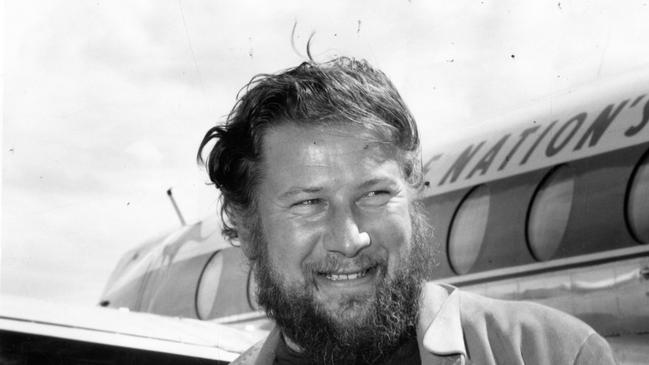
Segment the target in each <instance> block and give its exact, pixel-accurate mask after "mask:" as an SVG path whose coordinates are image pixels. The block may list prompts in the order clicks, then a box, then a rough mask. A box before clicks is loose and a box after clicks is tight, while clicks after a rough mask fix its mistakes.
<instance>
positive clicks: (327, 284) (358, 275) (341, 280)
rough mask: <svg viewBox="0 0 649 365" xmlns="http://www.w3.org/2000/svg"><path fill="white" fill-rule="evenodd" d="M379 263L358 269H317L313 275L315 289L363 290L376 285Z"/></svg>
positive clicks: (326, 290)
mask: <svg viewBox="0 0 649 365" xmlns="http://www.w3.org/2000/svg"><path fill="white" fill-rule="evenodd" d="M379 267H380V265H379V264H374V265H372V266H369V267H364V268H358V269H351V270H350V269H346V270H337V271H319V272H316V273H315V275H314V279H315V283H316V287H317V290H319V291H324V292H329V294H332V293H331V291H333V292H339V291H347V290H354V291H358V292H364V291H366V290H371V289H372V288H374V287H375V286H376V281H377V278H378V275H377V274H378V273H379V272H380V269H379Z"/></svg>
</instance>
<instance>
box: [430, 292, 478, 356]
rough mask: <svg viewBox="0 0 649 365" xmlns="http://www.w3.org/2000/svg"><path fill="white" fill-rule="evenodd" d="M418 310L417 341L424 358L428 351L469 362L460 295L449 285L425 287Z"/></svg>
mask: <svg viewBox="0 0 649 365" xmlns="http://www.w3.org/2000/svg"><path fill="white" fill-rule="evenodd" d="M419 308H420V311H419V320H418V325H417V338H418V340H419V341H420V343H419V349H420V351H421V353H422V356H423V355H424V350H425V351H426V352H428V353H433V354H435V355H439V356H448V355H463V357H464V358H465V359H468V357H467V351H466V345H465V343H464V333H463V331H462V322H461V317H460V294H459V291H458V290H457V289H456V288H455V287H453V286H450V285H445V284H435V283H425V284H424V286H423V288H422V295H421V302H420V306H419ZM422 360H423V358H422Z"/></svg>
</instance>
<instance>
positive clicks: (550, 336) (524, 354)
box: [460, 292, 611, 364]
mask: <svg viewBox="0 0 649 365" xmlns="http://www.w3.org/2000/svg"><path fill="white" fill-rule="evenodd" d="M460 302H461V317H462V319H461V320H462V327H464V330H465V336H466V338H467V342H474V343H480V347H483V348H484V347H487V348H489V349H490V351H489V352H491V354H485V355H487V356H488V357H491V356H493V357H494V358H498V357H500V356H506V357H508V359H507V360H514V359H516V360H523V362H524V363H548V362H547V361H548V360H551V361H550V362H549V363H552V364H559V363H561V364H573V363H575V361H577V359H578V358H579V357H582V355H585V354H584V353H583V351H584V349H585V348H587V352H588V351H594V352H599V353H602V354H603V353H609V354H610V353H611V350H610V348H609V347H608V344H607V343H606V341H605V340H604V339H602V338H601V336H599V335H598V334H597V333H596V332H595V331H594V330H593V329H592V328H591V327H590V326H588V325H587V324H586V323H584V322H582V321H581V320H579V319H577V318H575V317H573V316H571V315H569V314H567V313H564V312H561V311H559V310H556V309H554V308H550V307H547V306H544V305H541V304H537V303H532V302H520V301H507V300H497V299H492V298H487V297H483V296H480V295H476V294H472V293H467V292H462V295H461V299H460ZM467 345H470V344H469V343H467ZM510 357H511V358H510ZM548 357H549V358H550V359H549V358H548ZM512 363H513V362H512Z"/></svg>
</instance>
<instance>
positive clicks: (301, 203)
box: [293, 199, 320, 207]
mask: <svg viewBox="0 0 649 365" xmlns="http://www.w3.org/2000/svg"><path fill="white" fill-rule="evenodd" d="M319 202H320V199H306V200H301V201H299V202H297V203H294V204H293V206H294V207H299V206H307V205H314V204H318V203H319Z"/></svg>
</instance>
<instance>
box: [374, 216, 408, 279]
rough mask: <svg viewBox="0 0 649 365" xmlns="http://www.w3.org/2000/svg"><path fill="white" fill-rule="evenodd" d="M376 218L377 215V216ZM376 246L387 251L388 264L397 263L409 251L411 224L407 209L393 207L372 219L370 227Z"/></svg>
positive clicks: (394, 264) (393, 264)
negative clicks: (391, 209)
mask: <svg viewBox="0 0 649 365" xmlns="http://www.w3.org/2000/svg"><path fill="white" fill-rule="evenodd" d="M377 218H378V217H377ZM368 230H370V231H371V232H373V233H374V234H372V236H373V240H375V241H376V242H375V243H376V244H377V246H380V248H381V249H382V250H385V251H387V253H388V263H389V265H390V266H393V267H394V266H396V265H398V264H399V262H400V260H401V259H402V258H403V257H406V256H407V255H408V253H409V252H410V246H411V237H412V224H411V221H410V215H409V212H408V209H407V208H405V209H395V210H394V211H390V212H388V213H387V214H385V215H384V216H382V217H381V218H380V219H374V220H373V223H372V227H371V229H368Z"/></svg>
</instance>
